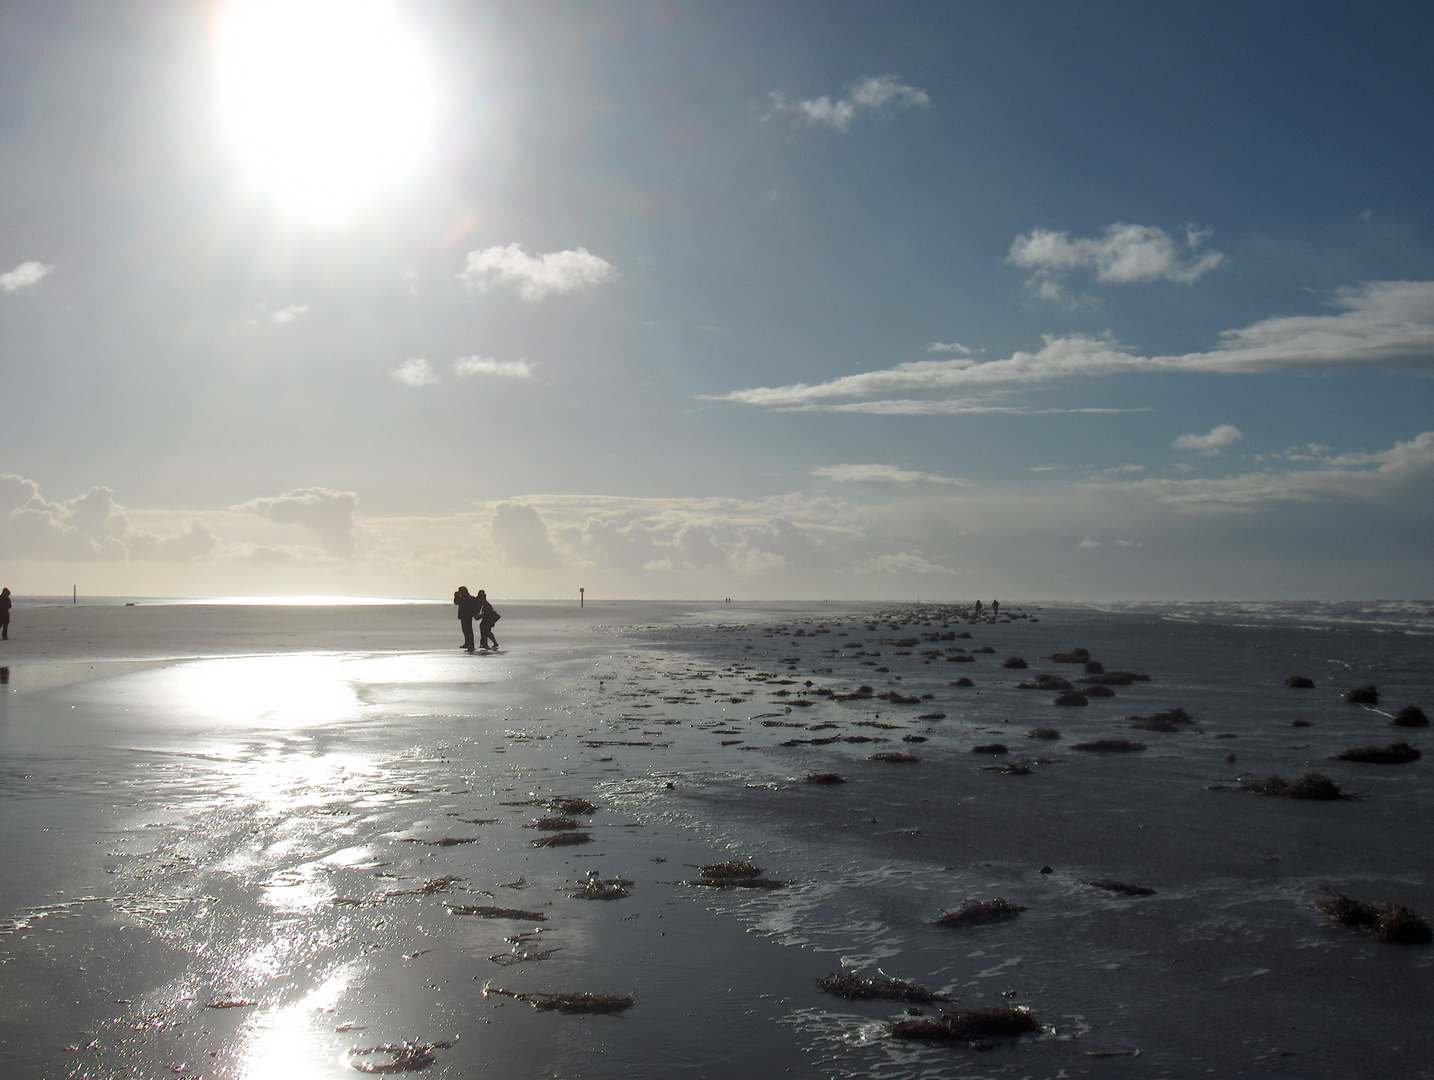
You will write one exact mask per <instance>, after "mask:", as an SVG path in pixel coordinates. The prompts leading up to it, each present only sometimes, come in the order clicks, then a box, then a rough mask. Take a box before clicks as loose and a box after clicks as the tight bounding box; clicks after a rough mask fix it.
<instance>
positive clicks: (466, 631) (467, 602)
mask: <svg viewBox="0 0 1434 1080" xmlns="http://www.w3.org/2000/svg"><path fill="white" fill-rule="evenodd" d="M482 595H483V592H482V590H481V589H480V590H479V592H478V596H482ZM453 602H454V603H455V604H457V605H458V622H459V625H461V626H462V627H463V647H464V648H465V649H467V650H468V651H469V652H473V651H474V646H473V619H474V617H475V616H477V615H479V614H481V608H480V605H479V603H478V597H477V596H473V595H471V594H470V593H469V592H468V586H467V585H460V586H458V591H457V592H456V593H454V594H453Z"/></svg>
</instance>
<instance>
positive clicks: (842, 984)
mask: <svg viewBox="0 0 1434 1080" xmlns="http://www.w3.org/2000/svg"><path fill="white" fill-rule="evenodd" d="M817 988H818V989H821V990H825V991H826V992H827V993H828V994H835V995H836V996H837V997H843V998H850V999H852V1000H855V1001H874V1000H877V999H882V1000H886V1001H920V1002H929V1001H948V1000H950V999H949V998H947V997H946V995H945V994H941V993H937V992H936V991H935V990H931V989H928V988H927V987H925V986H922V985H921V984H920V983H914V982H909V981H908V980H906V979H889V978H887V977H886V976H884V975H881V976H876V977H874V978H869V979H864V978H862V977H861V976H860V975H857V974H856V973H855V972H851V971H837V972H833V973H832V974H830V975H823V976H822V977H821V978H820V979H818V980H817Z"/></svg>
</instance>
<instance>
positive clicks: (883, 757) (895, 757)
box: [867, 750, 921, 765]
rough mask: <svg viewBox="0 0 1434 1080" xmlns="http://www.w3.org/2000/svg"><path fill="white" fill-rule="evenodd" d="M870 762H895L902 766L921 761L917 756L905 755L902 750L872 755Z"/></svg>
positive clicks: (884, 751)
mask: <svg viewBox="0 0 1434 1080" xmlns="http://www.w3.org/2000/svg"><path fill="white" fill-rule="evenodd" d="M867 760H868V761H895V762H898V763H901V764H907V765H914V764H915V763H916V762H918V761H920V760H921V759H920V758H919V757H917V756H916V755H915V754H905V753H902V752H901V751H900V750H883V751H882V752H881V753H879V754H872V755H871V757H869V758H867Z"/></svg>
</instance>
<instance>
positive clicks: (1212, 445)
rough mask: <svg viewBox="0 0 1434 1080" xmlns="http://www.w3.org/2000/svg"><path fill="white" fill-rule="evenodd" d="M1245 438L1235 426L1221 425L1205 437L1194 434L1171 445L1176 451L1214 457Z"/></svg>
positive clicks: (1183, 436) (1183, 437) (1182, 436)
mask: <svg viewBox="0 0 1434 1080" xmlns="http://www.w3.org/2000/svg"><path fill="white" fill-rule="evenodd" d="M1244 437H1245V435H1244V433H1243V432H1242V431H1241V430H1240V429H1239V428H1237V427H1235V426H1234V425H1233V424H1220V425H1219V426H1218V427H1213V428H1211V429H1210V430H1209V431H1208V432H1207V433H1206V434H1204V435H1198V434H1194V433H1191V434H1189V435H1181V436H1180V437H1179V438H1178V439H1176V440H1175V441H1174V442H1173V443H1171V444H1170V445H1171V447H1173V448H1174V449H1176V450H1195V451H1198V452H1199V453H1201V454H1203V455H1205V456H1206V457H1214V456H1215V455H1216V454H1218V453H1219V452H1220V451H1221V450H1222V449H1224V448H1225V447H1227V446H1231V445H1233V444H1234V443H1237V442H1239V441H1240V440H1241V439H1243V438H1244Z"/></svg>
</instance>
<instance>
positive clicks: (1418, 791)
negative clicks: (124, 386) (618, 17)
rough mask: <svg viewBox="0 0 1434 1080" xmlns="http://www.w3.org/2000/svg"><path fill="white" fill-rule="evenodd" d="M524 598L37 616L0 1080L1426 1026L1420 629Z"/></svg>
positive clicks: (1, 897) (1027, 1057)
mask: <svg viewBox="0 0 1434 1080" xmlns="http://www.w3.org/2000/svg"><path fill="white" fill-rule="evenodd" d="M506 613H507V614H508V616H509V617H508V618H507V619H506V620H505V626H508V627H509V633H508V634H507V635H505V642H504V643H505V651H504V652H503V653H502V654H500V655H498V656H493V657H489V658H488V659H487V660H485V661H483V662H477V661H475V660H474V658H471V657H469V656H467V655H466V654H460V653H457V652H456V651H455V650H454V649H453V648H452V636H453V630H452V626H451V620H452V614H451V608H448V607H446V606H433V605H410V606H398V607H388V608H384V609H381V610H380V609H375V608H346V609H337V608H287V609H277V608H274V609H268V608H249V609H235V608H224V607H213V606H211V607H206V608H202V609H200V608H196V607H188V606H184V605H169V606H156V607H145V606H137V607H134V608H122V607H118V606H116V607H113V608H110V607H98V606H97V607H92V608H84V607H79V608H75V609H69V608H56V609H53V610H44V611H32V612H27V613H24V614H25V615H26V618H27V619H29V620H30V623H29V625H27V626H26V627H25V635H24V636H23V637H17V639H16V640H14V641H12V642H10V643H8V644H10V645H13V646H15V648H14V649H13V650H11V652H9V653H7V660H8V661H9V664H10V666H11V668H12V679H11V682H10V683H9V684H7V688H6V690H7V692H6V693H5V695H4V696H3V698H0V702H3V704H0V710H3V711H0V749H3V752H4V759H3V760H4V761H5V763H6V767H5V772H4V774H3V787H0V814H3V819H0V826H3V828H0V837H3V839H2V840H0V844H3V848H4V850H3V852H0V854H3V856H4V857H5V859H6V864H7V866H10V867H13V868H14V872H13V873H11V874H9V875H7V877H6V878H5V880H4V881H3V882H0V901H3V905H4V909H5V910H4V911H3V912H0V919H4V920H5V921H4V922H3V923H0V959H3V961H4V964H3V970H4V972H5V978H4V980H0V1016H3V1018H4V1028H5V1030H6V1032H7V1036H6V1041H5V1042H4V1043H3V1044H0V1067H3V1068H0V1071H3V1072H5V1073H6V1074H9V1073H14V1074H16V1075H52V1074H53V1075H68V1074H73V1075H81V1074H88V1075H100V1076H109V1075H120V1074H121V1073H128V1072H129V1071H131V1070H137V1071H138V1073H139V1074H142V1075H149V1074H155V1075H158V1074H159V1073H161V1072H162V1071H163V1072H165V1073H166V1074H171V1073H173V1074H176V1075H204V1076H216V1077H259V1076H274V1075H288V1074H292V1075H298V1073H296V1072H295V1071H294V1070H301V1071H302V1074H303V1075H305V1076H308V1075H314V1076H329V1075H333V1076H339V1075H345V1074H347V1075H352V1074H353V1072H354V1071H362V1072H376V1071H381V1072H393V1071H412V1070H418V1069H423V1068H428V1067H433V1068H436V1069H440V1070H448V1071H450V1072H451V1073H452V1074H453V1075H469V1074H470V1073H471V1074H474V1075H477V1074H479V1073H480V1072H483V1073H493V1074H495V1075H504V1076H518V1077H521V1076H534V1077H538V1076H547V1075H572V1076H592V1077H608V1076H612V1077H617V1076H622V1077H627V1076H654V1077H655V1076H666V1075H670V1072H671V1067H672V1062H704V1063H707V1065H708V1066H710V1068H711V1069H712V1070H713V1071H720V1072H724V1073H729V1074H733V1075H772V1074H785V1073H786V1072H787V1071H790V1072H791V1074H792V1075H805V1076H823V1077H829V1076H853V1077H854V1076H883V1077H903V1076H913V1077H914V1076H923V1077H926V1076H930V1077H946V1076H949V1077H956V1076H962V1075H968V1074H969V1072H970V1070H971V1069H972V1068H977V1069H979V1070H980V1071H981V1072H982V1073H983V1075H985V1074H989V1075H997V1076H999V1075H1012V1076H1017V1075H1026V1074H1030V1073H1036V1074H1041V1075H1046V1074H1049V1075H1055V1074H1056V1073H1058V1072H1060V1071H1061V1070H1065V1071H1066V1072H1067V1073H1068V1074H1069V1075H1081V1074H1082V1072H1083V1070H1085V1069H1086V1068H1087V1062H1089V1061H1091V1060H1096V1059H1101V1058H1106V1057H1119V1056H1136V1055H1138V1056H1140V1057H1141V1059H1142V1061H1144V1062H1147V1063H1149V1062H1153V1067H1156V1068H1157V1069H1158V1070H1159V1071H1161V1072H1162V1073H1164V1074H1168V1075H1172V1076H1186V1075H1188V1076H1194V1075H1197V1074H1198V1075H1206V1072H1205V1070H1206V1069H1208V1068H1209V1067H1211V1065H1210V1064H1209V1063H1212V1062H1213V1063H1216V1067H1217V1068H1218V1069H1220V1070H1222V1071H1223V1072H1225V1073H1226V1074H1240V1073H1242V1072H1245V1073H1249V1072H1252V1071H1258V1070H1259V1069H1261V1068H1263V1065H1262V1064H1261V1062H1263V1061H1264V1060H1266V1058H1270V1059H1273V1058H1275V1057H1281V1058H1288V1057H1294V1058H1295V1059H1297V1060H1298V1062H1299V1068H1300V1070H1301V1071H1302V1074H1304V1075H1309V1076H1319V1077H1325V1076H1328V1077H1335V1076H1347V1075H1361V1074H1363V1073H1364V1072H1365V1071H1367V1068H1368V1066H1369V1063H1370V1062H1378V1063H1379V1067H1380V1069H1381V1070H1382V1071H1386V1072H1390V1073H1405V1074H1407V1073H1408V1072H1409V1070H1410V1069H1417V1067H1418V1063H1419V1062H1421V1061H1425V1060H1427V1059H1428V1057H1429V1055H1430V1051H1431V1050H1434V1046H1431V1045H1430V1040H1431V1037H1430V1036H1428V1035H1427V1034H1421V1033H1422V1032H1424V1031H1426V1028H1425V1027H1424V1025H1422V1024H1420V1023H1418V1022H1417V1020H1418V1015H1419V1014H1418V1010H1419V1009H1420V1008H1421V1007H1422V1006H1421V1005H1420V1004H1419V1002H1420V1001H1421V1000H1422V998H1421V992H1420V987H1421V986H1422V978H1423V969H1424V962H1423V960H1422V959H1420V958H1421V957H1422V956H1423V953H1422V952H1419V951H1418V950H1421V949H1423V948H1424V946H1422V945H1420V944H1418V941H1419V940H1420V931H1419V927H1420V926H1421V925H1423V926H1424V927H1425V929H1424V933H1425V934H1426V935H1427V924H1424V923H1423V922H1422V920H1421V919H1420V915H1419V913H1420V912H1421V911H1423V912H1427V911H1429V910H1430V909H1431V908H1434V895H1431V893H1430V888H1431V886H1430V885H1429V882H1430V881H1431V880H1434V876H1431V875H1430V874H1429V872H1428V871H1429V869H1430V867H1429V865H1428V859H1429V855H1428V852H1429V851H1430V850H1434V849H1432V848H1431V846H1430V844H1429V843H1428V841H1430V840H1431V839H1434V836H1431V835H1430V833H1431V831H1434V827H1431V825H1430V824H1429V823H1428V821H1427V814H1426V813H1425V807H1427V803H1428V797H1429V795H1430V783H1429V780H1428V778H1427V776H1426V775H1425V772H1424V764H1423V762H1422V760H1421V757H1420V754H1419V752H1418V748H1417V746H1414V745H1412V744H1411V743H1409V742H1399V743H1390V744H1389V745H1388V746H1385V745H1383V742H1384V741H1386V740H1387V736H1386V739H1385V740H1381V739H1380V737H1379V736H1380V735H1381V734H1383V733H1385V732H1388V731H1390V729H1391V728H1392V727H1396V726H1400V725H1402V724H1406V723H1408V722H1409V721H1408V719H1407V718H1409V717H1412V716H1414V714H1415V713H1419V715H1421V716H1422V712H1419V709H1418V705H1417V704H1416V703H1418V702H1426V703H1427V701H1428V700H1430V697H1429V691H1430V689H1431V687H1434V674H1431V670H1430V661H1429V658H1428V656H1427V650H1425V649H1424V648H1423V647H1422V641H1423V640H1425V639H1423V638H1421V637H1417V636H1412V635H1406V634H1391V633H1387V632H1381V633H1373V632H1370V633H1356V632H1352V631H1349V630H1347V629H1346V630H1343V631H1341V633H1340V634H1339V635H1338V636H1333V635H1330V634H1328V633H1324V632H1322V631H1320V630H1311V629H1307V628H1304V627H1302V626H1301V625H1300V620H1299V619H1297V618H1292V619H1291V621H1289V622H1288V623H1280V622H1277V621H1275V622H1266V623H1265V624H1263V625H1261V626H1258V627H1250V626H1248V625H1243V624H1242V623H1248V621H1249V620H1248V619H1244V620H1232V619H1221V618H1219V617H1217V616H1218V613H1217V615H1216V616H1211V617H1209V618H1208V619H1207V620H1206V621H1205V622H1203V623H1202V622H1199V621H1195V622H1185V621H1172V620H1169V619H1167V618H1165V615H1164V613H1163V612H1161V611H1155V612H1145V611H1131V612H1115V613H1111V612H1097V611H1093V610H1089V609H1078V608H1065V609H1060V608H1057V609H1049V610H1043V611H1041V612H1040V613H1039V619H1036V618H1032V617H1030V616H1033V615H1035V614H1036V613H1035V612H1034V611H1033V610H1022V609H1021V608H1019V607H1014V606H1010V605H1006V606H1003V607H1002V608H1001V616H1000V619H999V621H997V620H993V619H992V618H991V617H990V616H988V615H983V616H982V618H981V619H980V620H979V621H976V620H973V619H972V617H971V612H970V611H969V610H963V609H958V608H955V607H949V606H938V605H928V606H924V607H912V606H907V607H881V606H875V605H872V606H864V607H848V608H840V607H836V606H833V605H818V604H812V605H767V606H761V607H753V608H742V607H740V606H739V605H713V606H712V607H711V608H704V607H702V606H701V605H641V604H633V605H606V606H598V605H593V606H587V607H584V608H583V609H580V610H574V609H568V608H559V607H545V606H542V605H508V606H507V607H506ZM1295 614H1297V615H1298V614H1300V613H1298V612H1296V613H1295ZM1073 641H1080V642H1082V643H1083V646H1081V647H1073V646H1072V642H1073ZM1011 658H1019V659H1020V660H1021V662H1022V664H1023V665H1024V666H1017V665H1013V664H1011V663H1010V659H1011ZM953 664H959V665H960V666H959V667H958V668H957V669H956V670H959V671H962V672H964V673H965V674H963V676H962V677H961V678H960V679H958V680H954V681H953V679H952V678H951V675H950V671H951V665H953ZM1300 669H1303V670H1305V671H1307V672H1309V673H1310V676H1313V677H1309V676H1302V677H1301V678H1302V680H1303V681H1304V682H1310V683H1312V684H1313V685H1312V686H1304V685H1303V684H1302V682H1300V681H1298V680H1292V679H1289V681H1287V679H1288V673H1289V671H1291V670H1300ZM1376 684H1377V690H1376V695H1377V696H1376V700H1375V701H1374V702H1370V701H1368V695H1362V696H1361V695H1356V698H1357V699H1358V700H1356V701H1354V702H1348V701H1346V700H1344V697H1345V692H1346V691H1348V690H1350V689H1352V688H1355V689H1361V690H1363V689H1366V688H1375V686H1376ZM1097 686H1098V687H1101V688H1102V689H1103V690H1105V691H1107V693H1106V694H1105V695H1104V696H1097V695H1094V694H1090V695H1087V694H1086V691H1088V690H1089V689H1090V688H1093V687H1097ZM1071 687H1081V688H1083V690H1082V696H1085V697H1086V701H1087V704H1086V706H1085V707H1084V708H1077V709H1071V708H1066V707H1062V706H1061V705H1060V704H1058V699H1059V697H1060V696H1061V695H1063V694H1067V693H1071V692H1073V691H1072V690H1071V689H1070V688H1071ZM1380 701H1384V702H1392V703H1397V704H1390V705H1389V706H1387V707H1388V711H1387V712H1386V711H1384V709H1385V708H1386V706H1381V705H1380V704H1379V702H1380ZM1405 702H1409V703H1410V705H1411V709H1412V710H1413V711H1410V710H1404V711H1402V712H1401V711H1400V709H1401V707H1402V706H1403V705H1404V703H1405ZM1401 717H1403V718H1405V719H1401ZM1057 719H1059V723H1060V727H1059V728H1057V727H1056V726H1055V722H1056V721H1057ZM1406 731H1407V728H1401V732H1400V733H1401V734H1404V733H1405V732H1406ZM1134 732H1138V733H1139V735H1140V741H1136V740H1135V739H1132V738H1130V735H1131V734H1132V733H1134ZM1232 739H1233V740H1235V742H1234V743H1233V745H1237V746H1238V747H1239V750H1240V752H1239V762H1238V766H1239V770H1238V771H1237V769H1236V767H1235V763H1233V762H1232V761H1231V760H1230V759H1231V756H1232V755H1231V754H1230V753H1229V751H1228V747H1229V746H1230V745H1232V743H1231V741H1230V740H1232ZM872 744H876V745H872ZM917 746H919V748H920V754H919V755H918V754H914V753H912V752H911V749H912V748H914V747H917ZM1401 747H1403V748H1405V749H1400V748H1401ZM1351 748H1353V749H1351ZM1037 750H1038V751H1039V753H1037V752H1034V751H1037ZM973 751H974V752H973ZM1122 751H1123V752H1122ZM1131 751H1135V752H1131ZM993 759H994V763H993ZM1283 777H1294V778H1295V779H1292V780H1290V779H1282V778H1283ZM1312 777H1318V778H1319V780H1321V781H1324V782H1325V783H1327V784H1330V785H1332V786H1333V789H1334V790H1335V791H1337V792H1339V793H1341V794H1345V793H1348V794H1353V795H1357V796H1358V798H1355V799H1341V798H1332V799H1331V798H1321V797H1316V796H1314V795H1309V794H1303V792H1304V791H1305V789H1309V791H1311V792H1313V791H1315V789H1316V788H1318V787H1319V784H1318V783H1317V782H1316V780H1314V779H1312ZM1276 781H1279V783H1276ZM1281 785H1283V786H1281ZM1211 789H1217V790H1211ZM1218 789H1225V790H1218ZM1241 789H1243V791H1242V790H1241ZM1320 790H1323V789H1322V788H1320ZM1252 793H1253V794H1266V795H1284V796H1287V797H1286V798H1256V797H1253V794H1252ZM674 867H677V868H680V869H676V870H674V869H673V868H674ZM1331 890H1334V891H1331ZM1356 896H1357V897H1361V899H1358V900H1354V899H1351V897H1356ZM1382 928H1383V929H1382ZM60 931H63V932H60ZM1404 942H1412V943H1413V944H1408V945H1401V944H1400V943H1404ZM1408 949H1413V950H1416V951H1415V952H1414V953H1410V952H1408V951H1407V950H1408ZM1411 957H1413V958H1414V960H1413V962H1412V963H1411V960H1410V958H1411ZM525 1005H526V1006H529V1007H528V1008H522V1007H521V1006H525ZM1376 1012H1377V1013H1378V1017H1377V1019H1378V1020H1379V1021H1380V1024H1382V1023H1388V1022H1394V1023H1397V1024H1398V1025H1399V1026H1400V1027H1401V1029H1402V1030H1404V1031H1406V1032H1407V1033H1408V1038H1406V1039H1402V1040H1401V1044H1400V1047H1399V1048H1397V1049H1396V1048H1392V1047H1390V1046H1389V1045H1388V1044H1387V1041H1386V1040H1383V1039H1382V1038H1381V1036H1380V1034H1379V1032H1380V1031H1381V1030H1383V1029H1382V1028H1381V1027H1380V1024H1377V1023H1375V1020H1376V1015H1375V1014H1376ZM914 1014H915V1015H914ZM9 1033H18V1035H16V1034H9ZM973 1047H982V1048H985V1052H984V1053H982V1054H981V1056H980V1057H979V1058H972V1057H971V1054H972V1048H973ZM1192 1063H1195V1064H1192ZM176 1066H178V1067H179V1068H178V1071H177V1073H176V1072H174V1068H175V1067H176Z"/></svg>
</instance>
